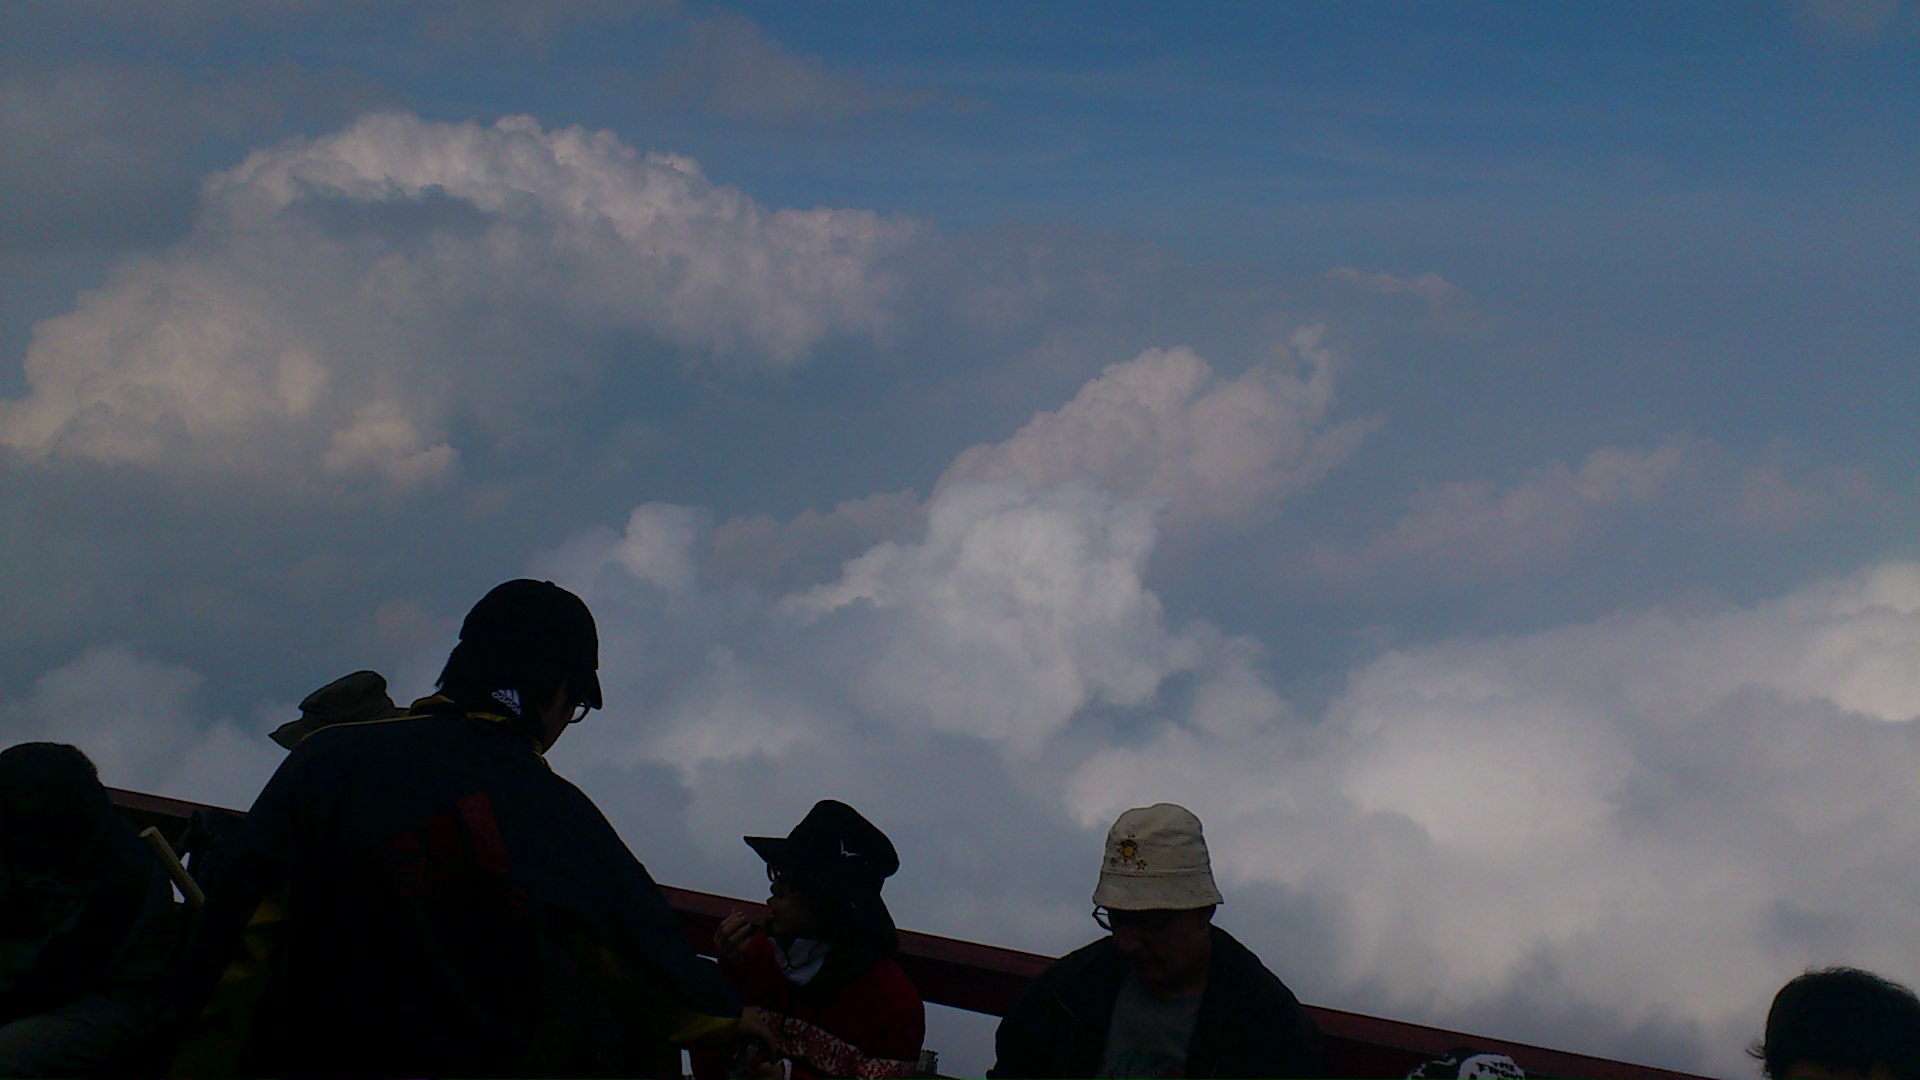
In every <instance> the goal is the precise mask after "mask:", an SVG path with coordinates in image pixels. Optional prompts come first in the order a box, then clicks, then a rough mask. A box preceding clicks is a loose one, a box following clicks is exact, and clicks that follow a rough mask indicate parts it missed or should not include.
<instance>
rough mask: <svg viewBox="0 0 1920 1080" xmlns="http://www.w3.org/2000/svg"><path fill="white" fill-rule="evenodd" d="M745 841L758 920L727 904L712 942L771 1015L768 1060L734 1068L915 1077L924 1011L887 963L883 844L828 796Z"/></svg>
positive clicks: (892, 938) (888, 849) (891, 862)
mask: <svg viewBox="0 0 1920 1080" xmlns="http://www.w3.org/2000/svg"><path fill="white" fill-rule="evenodd" d="M743 839H745V840H746V842H747V844H748V846H750V847H752V848H753V850H754V851H755V852H756V853H758V854H759V856H760V857H761V858H762V859H764V860H766V863H767V881H768V883H769V884H768V889H767V891H768V892H769V893H770V894H771V895H769V896H768V898H767V911H768V915H769V918H768V925H767V926H766V927H765V929H764V931H763V930H762V929H761V928H759V927H755V926H754V925H753V924H752V923H751V922H749V921H748V920H747V916H746V914H745V913H743V912H738V911H736V912H733V913H732V914H729V915H728V916H727V917H726V918H725V919H723V920H721V922H720V928H719V930H717V931H716V932H715V933H714V936H713V945H714V950H715V952H716V953H717V954H718V956H719V957H720V964H721V967H722V968H723V969H724V970H725V971H726V972H727V977H728V978H729V979H730V980H731V981H732V982H733V985H734V987H735V989H737V990H739V991H740V996H741V997H742V998H743V999H744V1000H745V1001H746V1003H747V1004H748V1006H750V1007H751V1008H750V1011H751V1009H752V1008H757V1009H762V1010H766V1012H767V1013H768V1014H769V1015H768V1016H767V1018H766V1020H767V1027H768V1028H770V1029H771V1030H772V1031H773V1033H774V1036H775V1042H774V1045H773V1046H772V1048H771V1052H770V1055H769V1060H767V1061H765V1062H764V1063H761V1064H759V1067H758V1068H751V1067H743V1068H742V1069H741V1071H743V1072H747V1073H748V1074H750V1075H762V1076H770V1077H772V1076H781V1075H790V1076H792V1077H795V1078H796V1080H811V1078H817V1077H827V1076H859V1077H874V1078H879V1077H905V1076H914V1075H916V1074H917V1070H918V1068H919V1062H920V1044H921V1041H922V1040H923V1039H924V1038H925V1037H926V1031H927V1012H926V1008H925V1006H924V1005H922V1004H921V1001H920V993H919V991H917V990H915V989H914V986H913V983H912V982H911V981H909V980H908V979H907V976H906V973H905V972H903V971H901V970H900V965H898V964H896V963H894V962H893V959H892V956H893V953H894V952H895V950H896V948H897V945H898V935H897V934H896V933H895V931H894V927H893V916H892V915H891V914H889V913H888V911H887V905H886V903H885V902H884V901H883V900H881V899H880V888H881V885H882V883H884V882H885V880H886V879H887V878H889V877H892V876H893V874H894V872H895V871H896V870H898V869H899V868H900V860H899V858H898V856H896V855H895V854H894V850H893V843H892V841H890V840H888V839H887V836H886V834H885V833H883V832H881V831H880V830H879V829H878V828H876V827H874V825H873V823H872V822H869V821H868V820H867V819H866V818H864V817H861V816H860V814H859V812H858V811H856V810H855V809H854V808H853V807H851V806H848V805H847V804H846V803H843V802H835V801H833V800H831V799H827V800H822V801H821V802H818V803H816V804H814V807H813V809H812V810H809V811H808V812H807V816H806V817H804V818H802V819H801V821H800V824H798V825H796V826H794V827H793V831H792V832H790V833H788V834H787V835H786V836H785V837H778V836H748V837H744V838H743ZM782 1059H784V1060H785V1062H786V1063H787V1065H786V1068H787V1070H789V1071H788V1072H786V1073H782V1072H781V1071H780V1069H779V1068H778V1065H779V1062H780V1061H781V1060H782ZM701 1064H705V1062H702V1063H701ZM747 1064H748V1063H742V1065H743V1066H746V1065H747Z"/></svg>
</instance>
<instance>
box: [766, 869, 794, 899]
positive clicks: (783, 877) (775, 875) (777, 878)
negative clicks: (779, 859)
mask: <svg viewBox="0 0 1920 1080" xmlns="http://www.w3.org/2000/svg"><path fill="white" fill-rule="evenodd" d="M767 891H768V892H770V893H772V894H773V895H775V896H785V895H787V894H788V893H790V892H792V891H793V879H792V878H791V877H789V876H788V874H787V872H786V871H785V870H782V869H780V868H779V867H777V866H775V865H773V864H772V863H768V864H767Z"/></svg>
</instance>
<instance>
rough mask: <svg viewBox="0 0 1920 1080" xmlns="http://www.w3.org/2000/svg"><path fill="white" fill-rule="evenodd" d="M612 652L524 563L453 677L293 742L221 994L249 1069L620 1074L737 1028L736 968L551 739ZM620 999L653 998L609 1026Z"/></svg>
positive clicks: (259, 841)
mask: <svg viewBox="0 0 1920 1080" xmlns="http://www.w3.org/2000/svg"><path fill="white" fill-rule="evenodd" d="M599 666H600V661H599V641H598V636H597V632H596V629H595V626H594V621H593V615H592V614H591V613H590V612H589V611H588V610H587V606H586V604H585V603H583V602H582V601H581V600H580V598H579V597H578V596H575V595H574V594H573V593H570V592H568V591H567V590H565V589H562V588H560V587H559V586H558V585H555V584H553V583H552V582H549V581H528V580H518V581H509V582H507V583H505V584H503V585H500V586H498V587H497V588H495V589H493V590H492V591H491V592H489V593H487V595H486V596H485V597H483V598H482V599H481V600H480V602H479V603H477V604H475V605H474V607H473V610H472V611H470V612H469V613H468V614H467V617H466V620H465V622H464V623H463V624H462V625H461V627H460V640H459V644H458V645H456V646H455V647H454V650H453V653H452V655H451V656H450V657H448V659H447V664H446V667H445V669H444V670H442V671H441V673H440V679H439V688H440V692H439V693H438V694H436V695H434V696H432V697H427V698H423V699H421V700H419V701H416V702H414V703H413V706H412V708H411V709H410V710H408V711H407V713H405V714H404V715H401V716H397V717H391V718H387V719H375V720H368V721H363V722H359V723H352V724H343V725H330V726H323V727H320V728H318V730H315V731H313V732H312V733H311V734H309V735H307V737H306V738H305V739H304V741H302V742H300V743H299V744H298V745H297V746H296V747H295V748H294V749H293V751H292V753H290V754H289V755H288V756H287V759H286V761H285V762H284V763H282V765H281V766H280V769H279V770H278V771H277V772H276V773H275V774H274V776H273V779H272V780H271V781H269V782H268V784H267V786H266V788H265V789H264V790H263V791H262V792H261V793H260V797H259V798H258V800H256V801H255V803H254V805H253V809H252V810H250V811H249V812H248V819H249V824H250V827H251V830H252V833H253V846H254V849H255V850H254V851H253V859H254V865H253V866H252V867H251V868H250V870H249V872H248V875H247V876H248V877H249V879H250V880H254V881H258V882H262V883H263V884H262V885H261V886H260V888H261V891H262V892H263V893H264V894H265V900H264V902H262V903H260V904H259V905H258V906H257V907H253V908H252V910H253V915H252V918H251V920H250V924H249V925H248V927H247V931H246V939H245V940H246V947H245V948H244V949H241V950H240V951H239V956H238V959H237V961H236V963H235V964H234V966H233V967H232V968H230V969H229V972H228V975H227V977H226V978H224V979H223V980H222V982H221V984H220V987H219V990H218V992H217V993H216V995H215V998H214V1002H213V1007H212V1008H211V1009H209V1010H208V1012H209V1013H216V1012H219V1011H221V1010H225V1012H226V1013H227V1014H228V1015H229V1018H230V1019H231V1021H232V1023H233V1026H234V1027H235V1028H237V1029H238V1030H239V1032H240V1034H239V1035H238V1042H239V1049H238V1054H237V1058H236V1059H235V1060H234V1061H233V1062H232V1065H233V1067H234V1068H235V1069H237V1071H238V1072H239V1073H240V1074H241V1075H257V1076H303V1075H307V1076H368V1075H380V1076H447V1075H464V1076H508V1075H536V1076H537V1075H578V1074H597V1075H609V1074H612V1073H616V1072H625V1071H627V1070H628V1069H631V1068H633V1067H635V1066H634V1061H635V1058H636V1056H637V1055H643V1054H644V1052H643V1051H637V1050H636V1047H637V1046H638V1045H639V1044H642V1043H645V1044H647V1045H648V1048H649V1050H651V1049H652V1048H655V1047H657V1046H658V1045H659V1042H658V1040H659V1039H661V1038H662V1037H664V1038H666V1039H671V1040H683V1041H691V1040H693V1039H696V1038H700V1037H724V1036H726V1035H729V1034H731V1033H733V1032H735V1031H736V1030H737V1027H738V1017H739V1015H740V1005H739V1001H738V999H737V998H736V996H735V995H734V993H733V991H732V990H731V989H730V988H728V986H727V985H726V981H725V979H724V978H722V976H721V973H720V971H719V969H718V968H717V967H715V966H714V965H713V964H711V963H709V962H707V961H705V960H701V959H700V958H698V957H697V956H696V955H695V954H694V952H693V950H692V948H691V946H690V945H689V943H688V941H687V938H686V934H685V932H684V931H683V930H682V929H681V926H680V921H679V919H678V917H677V916H675V914H674V913H673V911H672V910H671V909H670V908H669V907H668V906H667V903H666V901H665V899H664V898H663V897H662V896H661V894H660V891H659V889H658V888H657V887H656V886H655V884H654V882H653V879H652V878H651V877H650V876H649V875H648V873H647V871H646V868H645V867H643V866H642V865H641V864H640V863H639V862H638V861H637V860H636V859H635V858H634V857H633V854H632V853H631V852H630V851H629V850H628V849H627V846H626V844H625V843H623V842H622V841H621V839H620V837H619V836H618V834H616V833H615V832H614V830H613V827H612V826H611V825H609V824H608V822H607V820H606V818H605V817H604V816H602V815H601V813H600V811H599V810H598V809H597V808H596V807H595V806H594V805H593V803H592V802H590V801H589V800H588V799H587V797H586V796H585V795H584V794H582V793H581V792H580V790H579V789H578V788H576V787H574V786H573V785H572V784H570V783H568V782H567V781H565V780H563V779H561V778H560V777H559V776H557V775H555V774H554V772H553V770H552V769H551V768H550V767H549V766H548V764H547V762H546V760H545V759H544V755H545V753H546V751H547V750H548V749H549V748H551V747H552V746H553V744H554V742H555V741H557V740H558V739H559V738H560V736H561V734H562V733H564V732H565V731H566V729H567V726H568V725H569V724H570V723H573V722H574V721H577V720H579V719H581V718H582V717H584V716H585V715H586V712H587V710H589V709H594V708H599V707H600V704H601V693H600V680H599V676H598V675H597V670H598V668H599ZM260 957H267V958H268V959H267V960H266V962H264V963H260V962H258V958H260ZM249 975H251V976H252V977H251V978H248V977H247V976H249ZM610 981H611V983H617V984H618V985H610ZM615 1000H619V1001H625V1002H629V1003H631V1002H636V1001H637V1002H641V1003H643V1004H642V1005H641V1006H640V1007H638V1008H637V1009H628V1010H626V1012H625V1014H624V1015H622V1016H620V1017H618V1018H614V1020H613V1024H614V1026H615V1027H616V1028H618V1027H620V1025H621V1024H622V1023H625V1024H626V1028H625V1029H624V1030H621V1031H620V1032H619V1034H618V1035H616V1036H612V1037H611V1042H609V1036H608V1034H607V1030H606V1028H607V1025H606V1024H603V1023H599V1020H598V1019H597V1018H602V1019H604V1018H611V1017H612V1013H613V1009H612V1006H611V1005H610V1004H609V1002H610V1001H615ZM636 1014H643V1015H636ZM177 1067H178V1066H177ZM205 1071H214V1070H213V1069H211V1068H209V1069H207V1070H205Z"/></svg>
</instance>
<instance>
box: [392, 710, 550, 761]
mask: <svg viewBox="0 0 1920 1080" xmlns="http://www.w3.org/2000/svg"><path fill="white" fill-rule="evenodd" d="M411 716H450V717H461V716H464V717H466V718H467V719H469V720H476V721H479V722H480V723H483V724H486V725H488V726H490V727H497V728H499V729H500V730H502V731H507V732H511V733H512V734H513V735H514V736H515V737H517V738H519V739H520V740H521V741H523V742H525V743H526V744H527V746H528V747H529V748H531V749H532V750H533V752H534V753H535V754H538V755H540V757H541V758H542V759H545V758H546V756H547V751H546V748H545V747H543V746H541V745H540V740H538V739H536V738H534V737H533V736H532V735H531V734H530V733H529V732H528V725H529V723H530V722H529V721H527V720H525V719H523V718H521V717H518V716H509V715H507V714H506V713H497V712H489V711H487V710H485V709H469V708H466V707H465V706H463V705H461V704H460V703H459V702H457V701H455V700H453V699H452V698H450V697H448V696H447V695H445V694H435V695H433V696H432V697H423V698H421V699H419V700H418V701H415V702H414V703H413V704H412V705H409V706H407V716H403V717H400V719H402V720H404V719H406V718H407V717H411Z"/></svg>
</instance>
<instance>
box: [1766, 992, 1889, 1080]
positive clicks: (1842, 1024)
mask: <svg viewBox="0 0 1920 1080" xmlns="http://www.w3.org/2000/svg"><path fill="white" fill-rule="evenodd" d="M1754 1054H1755V1056H1757V1057H1759V1058H1760V1060H1761V1062H1762V1064H1763V1065H1764V1067H1765V1069H1766V1073H1767V1075H1768V1076H1769V1077H1771V1078H1772V1080H1920V998H1915V997H1914V993H1913V991H1911V990H1909V989H1907V988H1906V987H1904V986H1901V985H1900V984H1899V983H1896V982H1890V981H1888V980H1886V979H1883V978H1881V977H1880V976H1878V975H1875V974H1872V973H1871V972H1866V971H1861V970H1859V969H1857V968H1845V967H1835V968H1827V969H1825V970H1823V971H1810V972H1808V973H1806V974H1805V975H1801V976H1799V977H1798V978H1795V979H1794V980H1792V981H1791V982H1789V983H1787V985H1785V986H1783V987H1781V988H1780V992H1779V993H1778V994H1775V995H1774V998H1773V1007H1772V1008H1770V1009H1768V1010H1767V1035H1766V1041H1764V1042H1763V1043H1761V1044H1760V1045H1759V1046H1758V1047H1756V1048H1755V1049H1754Z"/></svg>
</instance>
